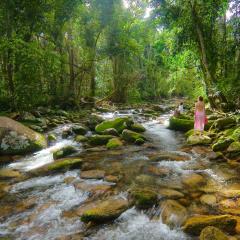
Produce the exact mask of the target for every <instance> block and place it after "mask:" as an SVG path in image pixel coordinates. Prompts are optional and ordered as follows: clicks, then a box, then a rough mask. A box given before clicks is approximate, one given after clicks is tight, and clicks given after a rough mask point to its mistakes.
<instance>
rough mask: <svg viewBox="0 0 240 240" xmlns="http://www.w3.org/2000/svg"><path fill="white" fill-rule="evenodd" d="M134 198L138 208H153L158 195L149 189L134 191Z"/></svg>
mask: <svg viewBox="0 0 240 240" xmlns="http://www.w3.org/2000/svg"><path fill="white" fill-rule="evenodd" d="M132 196H133V198H134V200H135V203H136V206H137V207H138V208H140V209H146V208H149V207H152V206H153V205H154V204H155V203H156V202H157V200H158V195H157V193H156V192H154V191H153V190H151V189H148V188H143V189H142V188H141V189H140V188H139V189H134V190H133V191H132Z"/></svg>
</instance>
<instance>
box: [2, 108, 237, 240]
mask: <svg viewBox="0 0 240 240" xmlns="http://www.w3.org/2000/svg"><path fill="white" fill-rule="evenodd" d="M123 115H124V116H125V115H130V116H133V117H134V118H135V120H137V121H138V122H141V123H143V125H144V126H145V127H146V129H147V131H146V133H145V136H146V137H147V138H148V139H149V143H150V144H152V147H153V149H154V150H151V148H149V149H150V150H149V149H147V150H146V149H142V147H139V146H126V147H124V150H116V151H101V152H97V153H95V155H94V152H91V151H90V152H89V153H88V152H86V151H84V148H83V146H82V145H80V144H77V143H76V142H74V140H73V139H72V138H69V139H67V140H63V139H62V138H61V132H62V130H63V128H66V127H67V126H66V125H64V126H60V127H58V128H56V129H54V130H53V131H51V133H55V134H56V135H57V142H56V143H55V144H54V145H52V146H50V147H48V148H47V149H44V150H42V151H39V152H37V153H35V154H33V155H29V156H26V157H24V158H23V159H22V160H21V161H18V162H16V163H13V164H10V165H9V166H8V167H10V168H13V169H18V170H21V171H23V172H24V171H25V172H26V171H29V170H32V169H35V168H38V167H40V166H42V165H44V164H47V163H49V162H52V161H53V156H52V152H53V150H55V149H58V148H61V147H63V146H66V145H74V146H77V147H78V149H79V152H78V154H77V155H78V156H84V157H85V158H86V159H87V158H88V157H89V158H92V157H94V158H95V159H96V160H94V162H96V164H97V167H99V168H103V169H105V170H107V169H108V168H111V166H116V165H117V166H118V165H119V164H120V166H119V167H121V168H123V169H124V170H123V171H126V172H125V175H124V176H128V177H126V180H125V185H126V186H125V187H123V188H121V189H119V193H118V194H119V196H120V197H123V198H124V197H126V195H127V193H126V190H127V188H128V187H129V186H128V185H130V184H131V182H132V181H134V179H135V177H137V176H138V175H141V174H143V171H144V167H145V166H146V165H148V164H150V163H149V153H150V152H151V151H163V150H164V151H170V152H174V153H178V154H182V155H188V156H190V158H191V160H190V161H168V160H162V161H160V162H156V163H151V164H154V166H157V167H165V168H168V169H170V171H171V174H170V175H169V176H167V177H164V178H159V177H158V178H156V180H157V182H158V183H159V186H168V187H171V186H174V188H177V187H179V188H180V189H181V187H182V186H180V185H181V184H180V182H181V181H179V179H180V177H181V176H182V175H185V174H189V173H192V172H197V173H201V174H203V175H204V176H206V177H207V178H208V179H209V180H211V181H212V182H213V183H214V184H216V185H221V186H222V185H225V184H227V181H229V179H231V178H236V174H235V172H233V171H232V170H231V169H229V168H227V167H226V166H225V165H224V166H225V168H224V167H223V166H222V165H221V167H220V166H217V165H216V164H212V163H211V162H210V161H209V160H208V159H207V158H202V156H201V154H199V153H197V152H194V150H192V151H190V153H186V152H182V151H181V150H180V149H181V147H182V145H183V144H184V136H183V135H182V134H181V133H178V132H174V131H171V130H169V129H167V128H166V126H167V121H168V117H169V115H163V116H161V117H159V118H157V119H146V118H144V117H141V116H140V115H133V114H132V111H128V112H124V113H119V112H117V113H107V114H103V116H104V117H105V118H106V119H110V118H113V117H116V116H123ZM96 156H97V157H96ZM70 178H72V179H73V182H68V181H66V179H70ZM128 178H129V179H128ZM78 182H84V183H86V184H89V185H99V184H101V185H113V186H114V183H110V182H106V181H103V180H83V179H81V178H80V170H72V171H68V172H66V173H60V174H56V175H50V176H44V177H35V178H30V179H27V180H25V181H22V182H18V183H15V184H12V185H11V188H10V193H9V196H7V197H6V198H4V199H6V200H2V202H1V208H10V209H11V210H8V211H9V212H10V213H11V214H7V215H6V216H5V217H2V218H0V236H9V237H12V239H19V240H40V239H44V240H51V239H81V238H80V236H81V232H84V231H86V227H85V225H84V224H83V223H82V222H81V221H80V219H79V217H76V216H72V217H66V216H65V215H64V213H65V212H67V211H69V210H71V209H73V208H74V207H77V206H80V205H81V204H83V203H84V201H86V200H87V199H89V198H90V194H89V191H87V190H80V189H78V188H76V187H75V186H74V183H78ZM29 202H30V203H31V202H33V203H34V204H33V206H29V207H26V206H25V207H24V208H22V209H21V207H20V210H18V209H19V208H18V207H16V205H17V206H22V205H23V204H25V205H26V204H27V203H29ZM19 204H20V205H19ZM29 205H31V204H29ZM156 211H158V212H159V211H160V212H161V209H157V210H156ZM89 231H90V230H88V232H89ZM78 234H79V235H78ZM66 236H75V237H76V238H73V237H72V238H71V237H69V238H67V237H66ZM65 237H66V238H65ZM83 239H85V240H145V239H146V240H188V239H193V238H191V237H189V236H187V235H185V234H184V233H183V232H182V231H181V229H180V228H175V229H170V228H169V227H168V226H167V225H165V224H163V223H162V221H161V218H159V220H151V218H150V217H149V214H148V213H147V212H145V211H139V210H137V209H136V208H135V207H133V208H131V209H129V210H127V211H126V212H124V213H123V214H122V215H121V216H120V217H119V218H118V219H116V220H115V221H114V222H112V223H110V224H105V225H102V226H100V227H96V228H94V229H93V230H92V231H90V232H89V233H88V234H87V237H84V238H83Z"/></svg>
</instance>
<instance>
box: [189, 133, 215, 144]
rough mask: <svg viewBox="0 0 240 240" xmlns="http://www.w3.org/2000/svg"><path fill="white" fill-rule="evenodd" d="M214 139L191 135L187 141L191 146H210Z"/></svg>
mask: <svg viewBox="0 0 240 240" xmlns="http://www.w3.org/2000/svg"><path fill="white" fill-rule="evenodd" d="M211 142H212V139H211V138H210V137H208V136H206V135H191V136H189V137H188V139H187V143H188V144H189V145H208V144H210V143H211Z"/></svg>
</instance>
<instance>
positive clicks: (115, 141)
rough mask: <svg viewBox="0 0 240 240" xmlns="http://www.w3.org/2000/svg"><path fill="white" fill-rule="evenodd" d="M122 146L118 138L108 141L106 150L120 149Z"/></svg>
mask: <svg viewBox="0 0 240 240" xmlns="http://www.w3.org/2000/svg"><path fill="white" fill-rule="evenodd" d="M122 145H123V143H122V142H121V140H120V139H119V138H112V139H110V140H109V141H108V143H107V148H108V149H114V148H118V147H121V146H122Z"/></svg>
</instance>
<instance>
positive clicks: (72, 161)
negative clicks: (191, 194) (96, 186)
mask: <svg viewBox="0 0 240 240" xmlns="http://www.w3.org/2000/svg"><path fill="white" fill-rule="evenodd" d="M81 166H82V159H81V158H65V159H59V160H56V161H54V162H52V163H49V164H47V165H45V166H43V167H40V168H38V169H34V170H32V171H30V174H31V175H34V176H38V175H47V174H50V173H52V172H59V171H60V172H61V171H67V170H69V169H74V168H80V167H81Z"/></svg>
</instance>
